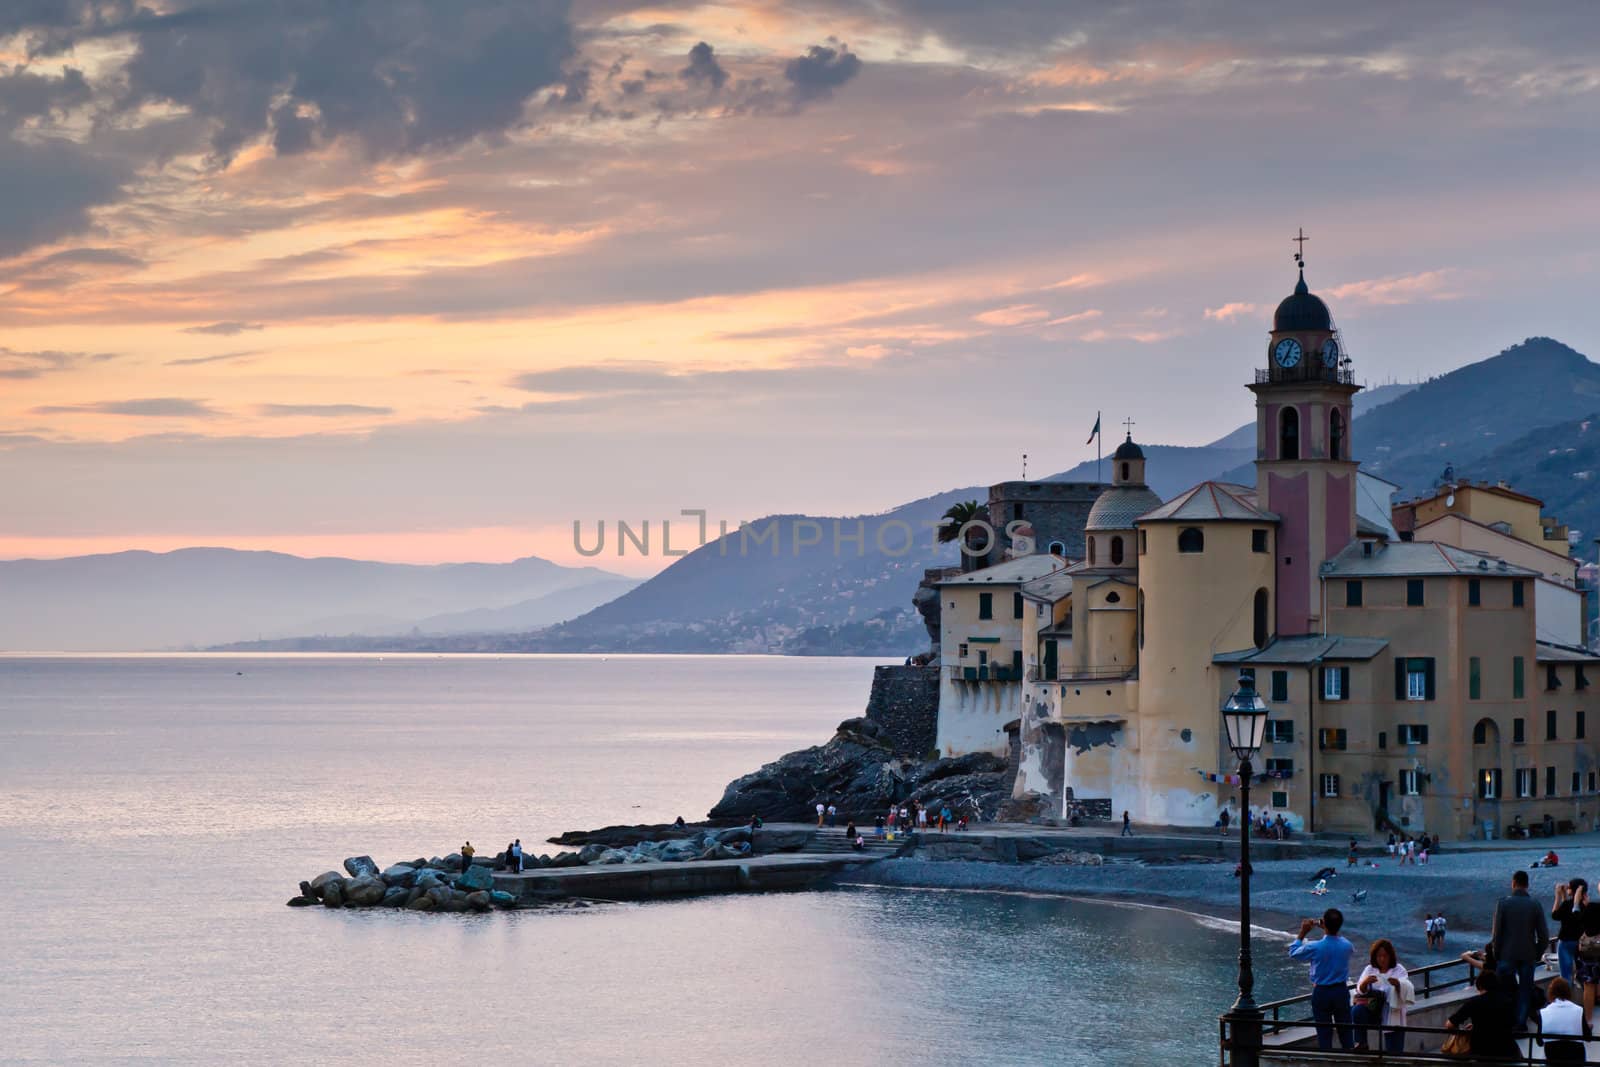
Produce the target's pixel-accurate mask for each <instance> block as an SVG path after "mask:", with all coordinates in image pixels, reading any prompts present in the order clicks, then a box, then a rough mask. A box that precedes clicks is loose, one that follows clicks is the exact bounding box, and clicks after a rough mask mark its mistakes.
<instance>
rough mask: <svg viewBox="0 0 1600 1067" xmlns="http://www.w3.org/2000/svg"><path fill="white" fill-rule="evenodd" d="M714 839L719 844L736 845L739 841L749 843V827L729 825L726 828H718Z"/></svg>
mask: <svg viewBox="0 0 1600 1067" xmlns="http://www.w3.org/2000/svg"><path fill="white" fill-rule="evenodd" d="M716 841H717V844H719V845H736V844H739V843H740V842H743V843H745V844H749V843H750V827H748V826H730V827H728V828H727V829H726V830H718V831H717V833H716Z"/></svg>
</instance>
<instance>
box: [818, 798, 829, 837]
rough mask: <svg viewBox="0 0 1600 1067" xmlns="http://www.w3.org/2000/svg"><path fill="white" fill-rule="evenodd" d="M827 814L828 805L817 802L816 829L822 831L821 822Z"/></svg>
mask: <svg viewBox="0 0 1600 1067" xmlns="http://www.w3.org/2000/svg"><path fill="white" fill-rule="evenodd" d="M827 814H828V805H826V804H824V803H823V802H822V801H820V800H819V801H817V829H819V830H820V829H822V820H823V818H824V817H825V816H826V815H827Z"/></svg>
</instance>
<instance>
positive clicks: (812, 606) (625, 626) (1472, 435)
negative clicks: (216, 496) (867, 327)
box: [0, 337, 1600, 656]
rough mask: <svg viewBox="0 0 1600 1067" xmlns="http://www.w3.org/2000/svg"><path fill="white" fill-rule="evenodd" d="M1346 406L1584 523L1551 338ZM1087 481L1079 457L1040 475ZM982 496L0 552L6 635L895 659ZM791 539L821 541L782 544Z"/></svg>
mask: <svg viewBox="0 0 1600 1067" xmlns="http://www.w3.org/2000/svg"><path fill="white" fill-rule="evenodd" d="M1356 412H1357V417H1356V418H1355V420H1354V421H1353V423H1352V426H1351V440H1352V442H1353V444H1354V446H1355V452H1356V455H1357V456H1358V457H1359V458H1361V459H1362V461H1363V466H1364V467H1365V468H1366V469H1367V470H1368V471H1370V472H1372V473H1374V474H1377V475H1379V476H1381V477H1384V478H1387V479H1389V480H1390V481H1393V482H1396V483H1397V484H1399V485H1400V487H1401V492H1402V495H1407V494H1412V493H1418V492H1421V491H1424V490H1426V489H1428V488H1429V487H1431V486H1432V485H1434V484H1435V483H1436V482H1437V480H1438V478H1439V476H1440V475H1441V474H1442V473H1443V471H1444V469H1445V467H1446V466H1447V465H1453V468H1454V471H1455V473H1456V475H1457V477H1459V478H1463V479H1468V478H1470V479H1476V480H1486V481H1495V480H1501V479H1503V480H1505V481H1507V482H1509V483H1510V484H1512V485H1513V486H1515V487H1516V488H1518V489H1520V490H1522V491H1524V492H1527V493H1531V494H1533V495H1535V496H1538V497H1541V498H1542V499H1544V500H1545V502H1546V505H1547V513H1554V514H1556V515H1558V516H1560V517H1561V518H1562V519H1563V520H1564V521H1566V522H1568V523H1569V524H1571V525H1572V527H1573V529H1574V530H1575V531H1597V532H1600V493H1596V492H1595V491H1594V484H1593V483H1594V480H1595V479H1596V478H1597V477H1600V474H1597V472H1600V438H1597V437H1596V432H1597V431H1600V415H1596V414H1595V413H1596V412H1600V365H1596V364H1594V363H1591V362H1590V361H1589V360H1588V359H1587V358H1586V357H1584V356H1583V355H1582V354H1581V353H1578V352H1576V351H1574V350H1572V349H1571V348H1568V347H1567V346H1566V345H1563V344H1561V343H1560V342H1557V341H1553V340H1551V339H1549V338H1545V337H1535V338H1530V339H1529V340H1527V341H1524V342H1522V343H1521V344H1518V345H1514V346H1512V347H1511V348H1508V349H1506V350H1505V351H1504V352H1501V353H1500V354H1499V355H1497V356H1495V357H1493V358H1491V359H1487V360H1483V361H1481V362H1478V363H1474V364H1471V365H1469V366H1465V367H1462V368H1460V369H1459V370H1455V371H1452V372H1450V373H1449V374H1445V375H1442V376H1440V377H1438V378H1434V379H1431V380H1429V381H1427V382H1423V383H1421V384H1418V385H1383V386H1377V387H1372V388H1368V389H1365V390H1363V391H1362V392H1361V393H1358V394H1357V396H1356ZM1109 443H1110V442H1108V444H1109ZM1143 447H1144V450H1145V454H1146V456H1147V457H1148V459H1149V465H1148V471H1149V477H1150V483H1151V487H1152V488H1153V489H1155V491H1156V492H1157V493H1158V494H1160V495H1161V496H1162V497H1167V498H1169V497H1171V496H1174V495H1175V494H1177V493H1178V492H1180V491H1181V490H1183V489H1186V488H1188V487H1189V486H1191V485H1193V484H1195V483H1196V482H1199V481H1204V480H1206V479H1208V478H1224V479H1228V480H1233V481H1240V482H1245V483H1246V484H1253V483H1254V480H1255V474H1254V469H1253V467H1252V465H1251V460H1252V459H1253V458H1254V454H1255V426H1254V423H1248V424H1246V425H1244V426H1241V427H1239V428H1238V429H1236V430H1234V431H1232V432H1230V433H1229V434H1228V435H1226V436H1224V437H1222V438H1219V439H1218V440H1216V441H1213V442H1212V443H1210V444H1208V445H1201V446H1195V447H1184V446H1172V445H1158V444H1144V445H1143ZM1095 478H1096V470H1095V464H1094V463H1093V462H1088V463H1082V464H1079V465H1078V466H1076V467H1074V468H1072V469H1071V470H1068V471H1063V472H1061V473H1060V474H1056V475H1052V476H1051V479H1050V480H1058V481H1093V480H1095ZM986 496H987V489H986V488H985V487H981V486H970V487H967V488H961V489H952V490H950V491H948V492H945V493H939V494H937V495H935V496H930V497H924V498H922V499H920V500H914V501H911V502H909V503H906V504H901V505H900V506H898V507H896V508H893V509H891V510H889V511H885V512H882V513H879V514H875V515H865V516H852V517H837V518H836V517H832V516H802V515H774V516H769V517H767V518H764V519H761V520H758V521H757V522H755V523H753V524H751V525H750V527H749V528H748V529H746V530H745V531H743V532H735V533H730V534H728V535H727V536H725V537H724V538H722V539H720V540H718V541H713V542H711V543H710V544H707V545H704V546H702V547H700V548H699V549H696V550H695V551H693V552H691V553H690V554H689V555H687V556H685V557H683V558H682V559H680V560H678V561H677V562H676V563H674V564H673V565H672V566H670V567H668V568H667V569H665V570H663V571H662V572H661V573H660V574H658V575H656V576H655V577H654V578H651V579H650V580H649V581H647V582H644V583H642V584H639V583H635V582H633V581H631V580H630V579H627V578H622V577H619V576H617V575H614V574H609V573H607V572H605V571H599V570H595V569H593V568H563V567H559V566H557V565H556V564H553V563H550V562H548V561H546V560H540V559H531V558H530V559H526V560H518V561H516V562H515V563H507V564H452V565H443V566H439V567H408V566H404V565H397V564H383V563H363V562H360V561H356V560H304V559H298V558H296V557H293V556H282V555H279V554H276V553H261V552H257V553H241V552H229V551H227V550H222V549H188V550H185V551H183V552H174V553H168V554H166V555H163V556H156V555H152V554H150V553H144V552H129V553H119V554H117V555H114V556H90V557H82V558H79V559H76V560H55V561H16V562H11V563H4V562H0V602H3V603H5V604H6V606H7V611H5V612H4V613H3V614H0V648H30V649H37V648H61V649H84V648H170V647H178V646H185V645H190V644H200V643H204V644H211V645H216V644H221V643H224V642H239V641H242V642H245V643H243V644H238V645H234V646H231V647H238V648H252V649H288V650H315V649H325V650H341V649H343V650H383V649H396V650H407V649H409V650H418V651H426V650H438V651H499V652H515V651H529V652H780V653H791V654H823V655H826V654H857V655H885V656H888V655H893V656H901V655H907V654H910V653H912V652H916V651H919V650H921V649H922V648H924V647H926V643H927V636H926V632H925V631H924V629H923V626H922V620H921V619H920V617H919V616H917V614H916V613H915V612H914V611H913V610H912V608H911V594H912V592H913V591H914V590H915V588H916V585H917V582H918V581H919V580H920V578H921V576H922V572H923V570H924V569H926V568H928V567H936V566H948V565H951V564H953V563H954V562H955V559H956V556H955V550H954V549H953V547H951V546H936V545H934V544H933V542H932V536H931V533H930V532H929V529H928V524H930V523H934V522H936V521H937V520H938V518H939V516H940V515H942V514H943V513H944V511H945V509H947V508H948V507H950V505H951V504H954V503H957V502H959V501H963V500H978V501H982V500H984V499H985V498H986ZM801 531H804V534H803V536H802V537H801V538H800V539H799V540H800V541H805V540H808V539H810V538H812V537H815V538H817V543H814V544H805V543H797V539H796V537H795V535H796V533H799V532H801ZM836 531H837V534H838V536H839V538H840V540H839V545H838V547H837V548H836V547H835V544H834V537H835V533H836ZM858 532H859V534H860V537H859V540H858V539H857V538H856V535H857V533H858ZM315 635H324V636H315Z"/></svg>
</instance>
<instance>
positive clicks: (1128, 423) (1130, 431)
mask: <svg viewBox="0 0 1600 1067" xmlns="http://www.w3.org/2000/svg"><path fill="white" fill-rule="evenodd" d="M1122 425H1124V426H1126V427H1127V428H1128V440H1130V441H1131V440H1133V427H1134V421H1133V419H1132V418H1131V417H1130V418H1126V419H1123V420H1122Z"/></svg>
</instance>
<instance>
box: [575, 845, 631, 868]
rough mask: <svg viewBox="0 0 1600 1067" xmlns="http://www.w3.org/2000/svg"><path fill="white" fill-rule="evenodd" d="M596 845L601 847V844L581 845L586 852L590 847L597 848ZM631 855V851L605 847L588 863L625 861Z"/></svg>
mask: <svg viewBox="0 0 1600 1067" xmlns="http://www.w3.org/2000/svg"><path fill="white" fill-rule="evenodd" d="M598 847H602V846H597V845H584V846H583V850H584V852H587V851H588V850H589V849H591V848H598ZM579 855H582V853H579ZM632 855H633V853H631V852H628V851H627V850H625V849H620V848H606V849H603V851H602V852H601V853H600V854H599V855H598V856H596V857H595V858H594V859H592V860H590V861H589V862H590V863H597V864H608V863H627V862H628V860H629V858H630V857H631V856H632Z"/></svg>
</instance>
